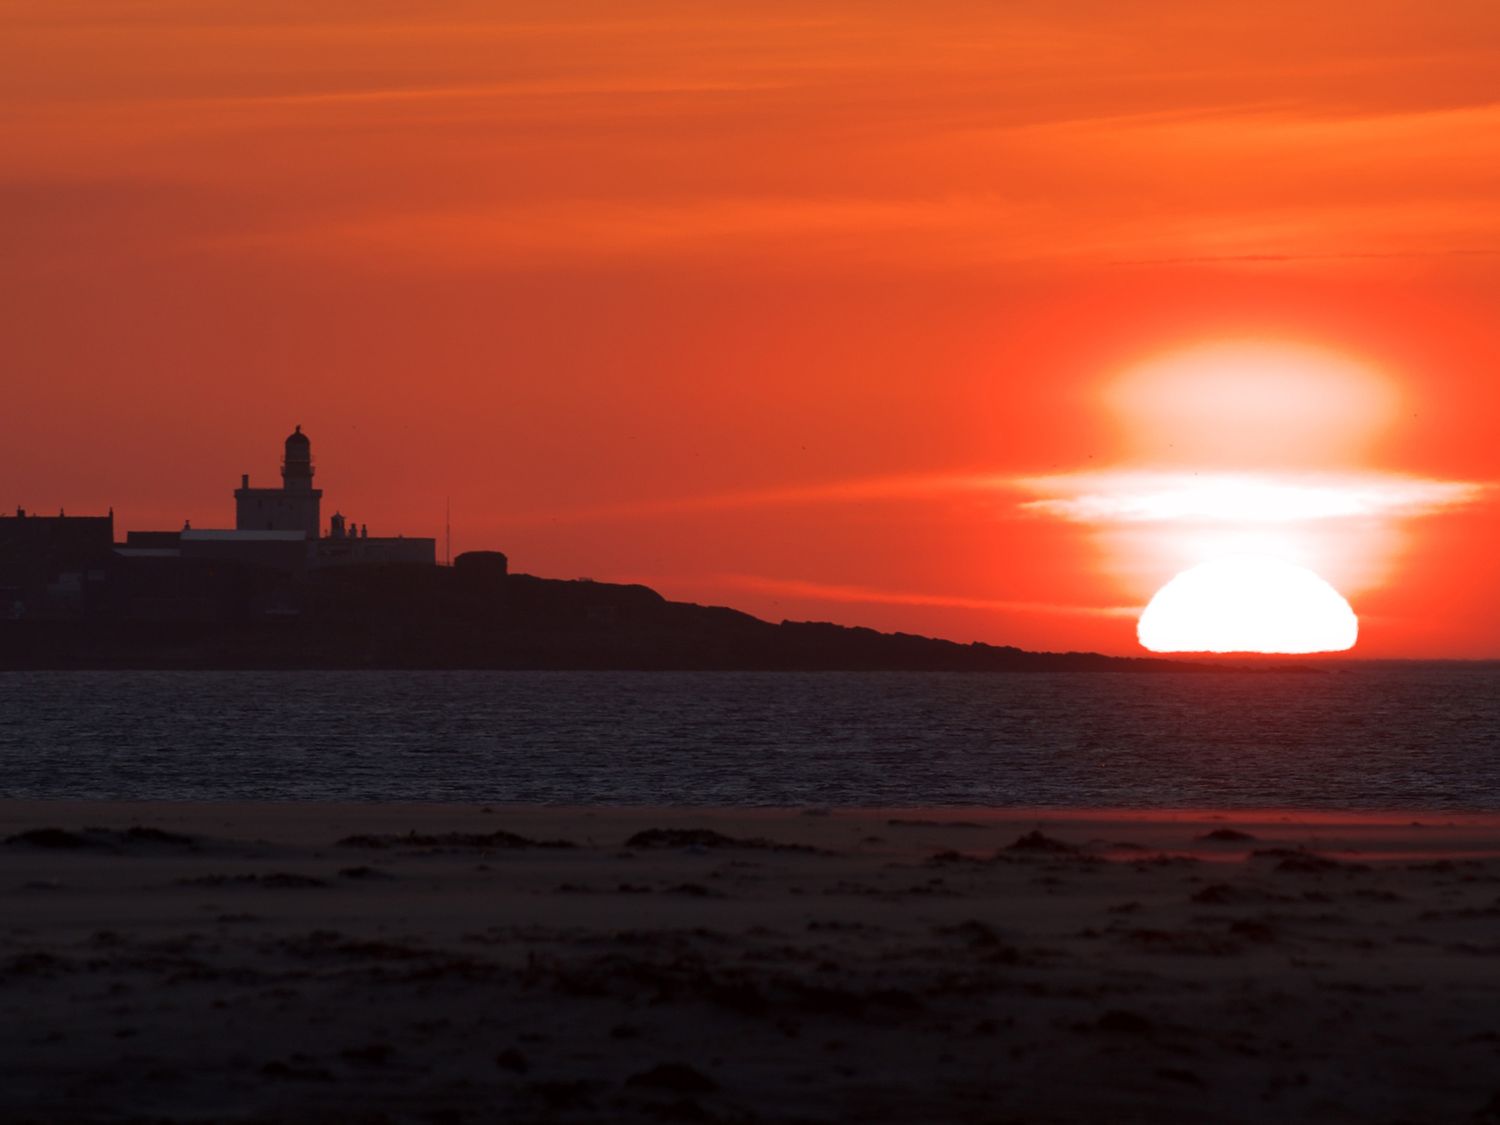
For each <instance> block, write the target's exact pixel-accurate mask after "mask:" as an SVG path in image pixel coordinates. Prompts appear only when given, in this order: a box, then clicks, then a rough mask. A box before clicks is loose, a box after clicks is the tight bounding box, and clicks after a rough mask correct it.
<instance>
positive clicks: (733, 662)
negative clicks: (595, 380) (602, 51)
mask: <svg viewBox="0 0 1500 1125" xmlns="http://www.w3.org/2000/svg"><path fill="white" fill-rule="evenodd" d="M461 561H467V560H461ZM245 604H246V605H247V606H248V605H249V604H250V602H249V601H247V602H246V603H245ZM0 667H4V668H9V669H18V668H29V669H41V668H230V669H234V668H245V669H252V668H259V669H264V668H412V669H421V668H453V669H459V668H473V669H486V668H494V669H600V670H606V669H614V670H626V669H640V670H645V669H663V670H665V669H677V670H747V671H748V670H787V671H814V670H827V671H833V670H839V671H866V670H868V671H876V670H888V671H962V672H1051V671H1100V672H1104V671H1108V672H1161V671H1195V672H1198V671H1206V670H1212V666H1211V665H1205V664H1195V663H1188V662H1182V661H1168V660H1157V659H1147V658H1127V657H1111V656H1104V655H1101V654H1098V653H1087V652H1067V653H1044V652H1028V651H1025V650H1022V649H1018V648H1012V647H1010V646H994V645H986V644H978V643H975V644H967V645H966V644H958V643H955V642H953V641H945V640H938V639H935V638H931V637H922V636H913V635H910V634H905V633H880V632H876V631H875V630H873V629H867V628H858V627H847V626H842V625H834V624H829V623H826V622H793V621H783V622H781V623H780V624H773V623H771V622H768V621H763V620H761V619H759V618H756V617H752V616H751V615H749V614H747V613H741V612H739V611H738V610H734V609H728V608H724V607H720V606H702V605H696V604H691V603H684V602H673V601H668V600H667V599H666V598H664V597H662V596H661V595H660V594H658V593H657V592H656V591H655V590H652V589H649V588H648V587H645V586H635V585H616V584H611V583H605V582H592V581H586V580H579V581H562V580H556V579H546V578H535V577H532V576H529V575H524V574H515V575H507V574H505V573H504V570H503V564H502V566H501V567H499V568H496V567H487V566H483V565H469V566H454V567H452V568H441V567H431V566H411V565H399V564H396V565H385V566H362V567H348V568H339V569H331V570H326V571H317V572H314V573H312V574H311V575H309V576H308V578H307V580H306V581H305V582H304V583H302V584H300V586H299V587H298V589H297V590H296V597H295V599H293V600H290V601H287V600H283V601H282V602H280V603H278V608H277V609H276V610H275V611H274V612H266V611H264V610H259V611H256V612H249V611H246V612H226V613H224V614H222V615H220V616H219V617H218V619H215V620H203V619H194V620H149V621H148V620H139V619H128V618H109V617H108V616H105V617H100V618H90V619H82V620H38V619H31V620H16V621H4V622H0Z"/></svg>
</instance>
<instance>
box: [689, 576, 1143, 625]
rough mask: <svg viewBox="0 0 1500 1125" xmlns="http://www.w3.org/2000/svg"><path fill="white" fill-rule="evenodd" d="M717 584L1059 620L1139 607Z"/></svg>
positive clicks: (791, 582) (721, 580) (752, 579)
mask: <svg viewBox="0 0 1500 1125" xmlns="http://www.w3.org/2000/svg"><path fill="white" fill-rule="evenodd" d="M716 584H718V585H722V586H730V587H735V588H738V589H741V590H750V591H753V592H755V593H760V594H774V595H778V596H781V597H785V598H805V599H807V600H810V601H822V602H840V603H858V604H865V605H908V606H926V607H934V608H942V609H969V610H979V611H982V612H989V613H1035V614H1046V615H1049V616H1062V617H1134V616H1135V615H1136V614H1137V613H1139V612H1140V606H1128V605H1121V606H1095V605H1065V604H1059V603H1054V602H1036V601H1011V600H1006V599H1000V598H975V597H967V596H964V595H961V594H930V593H920V592H916V591H910V590H883V589H878V588H874V587H869V586H858V585H848V584H843V583H827V582H808V581H804V580H802V579H794V578H767V577H764V576H761V575H752V574H726V575H721V576H718V578H717V579H716Z"/></svg>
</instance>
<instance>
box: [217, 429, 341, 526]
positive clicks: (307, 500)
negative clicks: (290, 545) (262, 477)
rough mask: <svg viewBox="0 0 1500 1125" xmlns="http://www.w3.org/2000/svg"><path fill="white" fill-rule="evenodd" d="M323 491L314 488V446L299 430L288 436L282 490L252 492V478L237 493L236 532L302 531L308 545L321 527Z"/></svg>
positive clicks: (242, 480)
mask: <svg viewBox="0 0 1500 1125" xmlns="http://www.w3.org/2000/svg"><path fill="white" fill-rule="evenodd" d="M322 500H323V491H322V489H318V488H314V487H313V457H312V442H311V441H310V440H309V439H308V436H307V435H306V434H304V433H303V432H302V427H301V426H298V427H297V428H296V429H295V430H294V431H292V433H290V434H288V435H287V439H286V444H285V447H284V453H283V455H282V459H281V487H280V488H252V487H250V474H249V473H245V474H244V475H242V476H241V477H240V487H239V488H237V489H235V490H234V507H235V519H234V526H235V530H236V531H300V532H302V533H303V534H305V535H306V536H307V540H308V542H309V543H311V542H315V541H316V540H317V538H318V532H319V529H320V528H321V527H322V525H323V524H322V514H321V508H322Z"/></svg>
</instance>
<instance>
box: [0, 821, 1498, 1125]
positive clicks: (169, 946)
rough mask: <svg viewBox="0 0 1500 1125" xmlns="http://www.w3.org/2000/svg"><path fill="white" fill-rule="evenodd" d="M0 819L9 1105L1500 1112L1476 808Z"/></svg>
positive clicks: (322, 1109)
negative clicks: (1470, 811) (1426, 811)
mask: <svg viewBox="0 0 1500 1125" xmlns="http://www.w3.org/2000/svg"><path fill="white" fill-rule="evenodd" d="M653 830H660V831H653ZM0 838H4V839H6V840H7V843H6V844H5V846H3V847H0V904H3V914H0V999H3V1004H4V1010H5V1012H6V1013H7V1017H6V1019H5V1020H4V1021H3V1023H0V1059H3V1062H0V1068H3V1071H4V1073H3V1079H4V1082H3V1085H0V1120H4V1121H17V1120H36V1121H45V1122H57V1121H95V1120H99V1121H114V1120H142V1121H222V1120H236V1121H238V1120H245V1121H330V1122H332V1121H367V1122H384V1121H392V1122H406V1121H412V1122H468V1121H472V1122H481V1121H499V1120H504V1121H511V1122H517V1121H522V1122H524V1121H656V1120H685V1121H731V1122H741V1121H743V1122H754V1121H766V1122H772V1121H776V1122H780V1121H808V1122H812V1121H867V1122H871V1121H881V1122H883V1121H890V1122H926V1121H934V1122H936V1121H954V1122H971V1121H972V1122H991V1123H1001V1122H1053V1121H1058V1122H1061V1121H1091V1122H1120V1121H1143V1122H1144V1121H1150V1122H1157V1121H1178V1120H1181V1121H1220V1122H1236V1121H1309V1122H1340V1121H1377V1122H1397V1121H1414V1122H1437V1121H1464V1122H1472V1121H1476V1120H1480V1121H1482V1120H1500V818H1496V817H1493V816H1477V815H1476V816H1454V815H1449V814H1441V815H1434V816H1423V815H1420V814H1418V815H1410V814H1403V815H1389V816H1364V815H1340V814H1321V813H1309V812H1296V813H1293V812H1286V813H1280V812H1265V813H1256V814H1243V813H1236V814H1231V815H1226V814H1212V813H1160V812H1150V813H1137V812H1069V811H1058V810H1029V811H1015V810H1007V811H976V810H937V811H934V810H921V811H912V810H863V811H859V812H850V811H843V810H837V811H832V812H829V811H827V810H800V811H799V810H791V811H746V810H737V811H729V810H685V809H551V808H513V809H512V808H506V809H493V810H492V809H487V808H486V809H481V808H478V807H474V806H462V807H460V806H439V805H399V806H398V805H312V804H307V805H285V804H282V805H254V804H243V805H207V804H104V803H77V802H48V803H43V802H20V801H10V802H0ZM564 843H566V844H570V845H572V846H561V845H562V844H564Z"/></svg>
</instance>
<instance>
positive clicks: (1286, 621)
mask: <svg viewBox="0 0 1500 1125" xmlns="http://www.w3.org/2000/svg"><path fill="white" fill-rule="evenodd" d="M1136 635H1137V636H1138V637H1140V641H1141V644H1142V646H1144V647H1145V648H1148V649H1150V650H1151V651H1152V652H1284V653H1297V652H1341V651H1343V650H1344V649H1348V648H1353V647H1354V641H1355V639H1356V638H1357V637H1358V636H1359V620H1358V618H1356V617H1355V616H1354V611H1353V610H1352V609H1350V608H1349V603H1348V602H1346V601H1345V600H1344V599H1343V596H1342V595H1340V594H1339V592H1338V591H1337V590H1335V589H1334V588H1333V587H1332V586H1330V585H1329V584H1328V583H1327V582H1325V581H1324V580H1323V579H1321V578H1319V577H1318V576H1317V575H1316V574H1314V573H1313V572H1312V571H1310V570H1308V569H1307V568H1306V567H1301V566H1296V565H1294V564H1292V563H1289V562H1283V561H1282V560H1280V559H1272V558H1253V557H1245V558H1229V559H1218V560H1215V561H1213V562H1206V563H1203V564H1202V565H1201V566H1195V567H1193V568H1192V569H1190V570H1184V571H1183V572H1182V573H1181V574H1179V575H1177V577H1175V578H1173V579H1172V580H1171V581H1170V582H1168V583H1167V584H1166V585H1165V586H1163V587H1162V588H1161V589H1160V590H1158V591H1157V592H1156V596H1155V597H1153V598H1152V599H1151V602H1150V604H1149V605H1147V606H1146V608H1145V610H1144V611H1143V612H1142V613H1141V619H1140V622H1139V624H1138V625H1137V626H1136Z"/></svg>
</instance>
